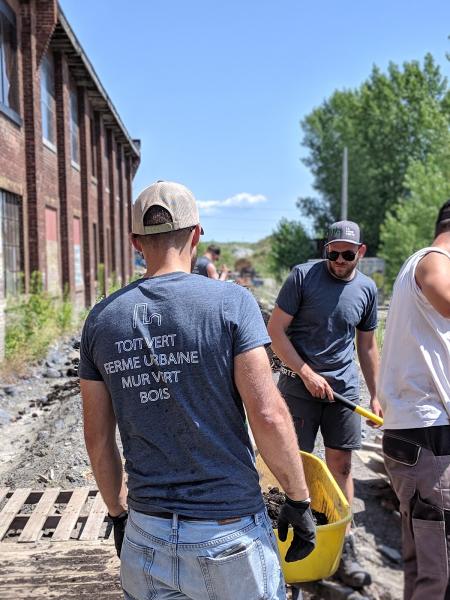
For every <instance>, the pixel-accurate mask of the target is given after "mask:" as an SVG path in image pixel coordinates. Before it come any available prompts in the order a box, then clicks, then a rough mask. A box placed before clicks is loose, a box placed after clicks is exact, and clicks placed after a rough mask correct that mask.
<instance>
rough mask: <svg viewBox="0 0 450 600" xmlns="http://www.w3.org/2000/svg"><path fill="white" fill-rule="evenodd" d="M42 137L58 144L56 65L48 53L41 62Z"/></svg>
mask: <svg viewBox="0 0 450 600" xmlns="http://www.w3.org/2000/svg"><path fill="white" fill-rule="evenodd" d="M40 70H41V114H42V137H43V138H44V140H47V141H48V142H50V143H51V144H52V145H53V146H55V145H56V127H55V124H56V109H55V66H54V63H53V56H52V55H51V54H47V55H46V56H44V58H43V59H42V63H41V69H40Z"/></svg>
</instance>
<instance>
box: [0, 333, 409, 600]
mask: <svg viewBox="0 0 450 600" xmlns="http://www.w3.org/2000/svg"><path fill="white" fill-rule="evenodd" d="M74 345H75V346H77V341H76V340H69V341H68V342H66V343H62V344H60V345H59V346H57V347H56V348H54V349H52V351H51V352H50V353H49V357H50V358H52V357H53V359H55V360H56V363H58V362H59V372H60V374H63V375H64V376H59V377H55V378H50V377H48V374H49V369H52V368H53V367H52V366H49V364H50V365H52V364H53V363H52V361H51V360H47V364H45V363H44V364H43V365H41V366H40V367H38V368H36V369H35V370H34V371H33V373H32V374H31V375H30V376H29V377H28V378H27V379H21V380H17V381H16V382H15V383H13V384H8V385H4V386H3V387H1V386H0V439H1V442H0V487H3V486H6V487H11V488H13V489H16V488H18V487H31V488H33V489H36V490H38V489H46V488H49V487H61V488H62V489H70V488H74V487H77V486H82V485H90V486H95V482H94V480H93V477H92V472H91V469H90V467H89V461H88V458H87V455H86V450H85V447H84V440H83V431H82V415H81V400H80V395H79V387H78V380H77V378H76V377H67V376H66V372H67V371H68V370H69V369H71V365H73V364H76V359H77V349H76V347H75V348H74V347H73V346H74ZM49 357H47V358H49ZM54 362H55V361H54ZM53 366H55V365H53ZM56 366H57V365H56ZM53 375H55V373H53ZM364 402H366V403H367V393H366V392H365V396H364ZM366 435H367V436H368V437H373V433H372V432H371V431H367V432H366ZM317 452H318V454H319V455H320V454H321V453H323V449H322V448H321V446H320V444H319V445H318V448H317ZM354 476H355V487H356V500H355V507H354V508H355V511H354V512H355V517H354V520H355V525H356V529H355V535H356V536H357V541H358V550H359V554H360V556H361V562H362V563H363V565H364V566H365V567H366V568H367V570H369V571H370V572H371V573H372V576H373V579H374V583H373V585H372V586H370V588H367V589H366V590H365V592H364V596H360V597H363V598H372V600H399V599H400V598H401V596H402V583H401V570H400V565H399V564H398V562H396V561H395V560H391V559H389V558H387V556H386V554H383V552H381V551H380V546H386V547H388V550H389V549H391V550H392V551H393V553H394V554H395V551H397V552H398V551H399V549H400V528H399V521H398V520H397V518H396V517H395V516H394V514H393V512H392V510H387V509H386V508H384V507H383V506H382V505H381V504H382V500H384V501H385V500H386V497H387V494H386V490H383V489H382V483H381V481H380V479H379V478H378V477H377V476H376V475H375V474H374V473H372V472H371V471H369V470H368V469H367V468H366V467H365V466H364V465H363V463H361V462H360V461H359V460H358V459H355V461H354ZM1 508H2V504H1V503H0V509H1ZM1 546H2V544H0V562H3V560H5V558H6V556H5V555H3V557H2V550H1ZM24 559H25V554H24ZM8 560H9V563H8V564H9V565H10V566H11V560H12V559H11V557H10V558H9V559H8ZM4 564H5V563H4ZM116 567H117V565H116ZM44 572H45V570H44ZM1 583H2V576H1V575H0V587H1ZM333 585H334V584H332V583H330V584H326V585H322V586H318V585H314V586H306V587H307V588H308V589H307V591H305V600H306V599H311V600H321V599H326V598H333V600H339V599H340V598H346V597H348V593H349V590H347V592H345V590H344V591H343V590H342V589H337V588H333V587H330V586H333ZM327 586H328V587H327ZM79 589H81V588H79ZM305 590H306V588H305ZM80 594H81V592H80ZM0 597H2V596H0ZM18 597H19V596H18ZM34 597H39V596H34ZM41 597H45V596H41ZM53 597H57V596H53ZM104 597H110V598H116V597H117V592H116V591H114V592H113V591H112V590H111V595H110V596H107V595H105V596H104ZM351 598H352V600H353V598H357V596H352V597H351Z"/></svg>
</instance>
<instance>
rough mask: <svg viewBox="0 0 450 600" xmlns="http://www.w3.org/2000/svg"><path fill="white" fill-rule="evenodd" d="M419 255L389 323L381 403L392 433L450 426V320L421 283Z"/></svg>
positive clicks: (409, 266)
mask: <svg viewBox="0 0 450 600" xmlns="http://www.w3.org/2000/svg"><path fill="white" fill-rule="evenodd" d="M430 252H439V253H440V254H444V255H445V256H447V257H448V258H449V259H450V253H449V252H446V251H445V250H442V249H441V248H435V247H429V248H423V249H422V250H419V251H418V252H416V253H415V254H413V255H412V256H411V257H410V258H408V260H407V261H406V262H405V264H404V265H403V267H402V269H401V271H400V273H399V274H398V277H397V279H396V281H395V285H394V291H393V295H392V301H391V305H390V307H389V314H388V318H387V322H386V335H385V338H384V344H383V351H382V357H381V368H380V377H379V386H378V397H379V400H380V404H381V406H382V408H383V413H384V427H385V428H387V429H408V428H416V427H431V426H435V425H448V424H449V422H450V419H449V416H450V319H446V318H445V317H443V316H442V315H441V314H440V313H439V312H438V311H437V310H436V309H435V308H434V307H433V306H432V305H431V304H430V303H429V302H428V300H427V298H426V297H425V296H424V295H423V293H422V291H421V289H420V288H419V286H418V285H417V283H416V279H415V272H416V267H417V264H418V263H419V261H420V260H421V259H422V258H423V257H424V256H425V255H426V254H428V253H430Z"/></svg>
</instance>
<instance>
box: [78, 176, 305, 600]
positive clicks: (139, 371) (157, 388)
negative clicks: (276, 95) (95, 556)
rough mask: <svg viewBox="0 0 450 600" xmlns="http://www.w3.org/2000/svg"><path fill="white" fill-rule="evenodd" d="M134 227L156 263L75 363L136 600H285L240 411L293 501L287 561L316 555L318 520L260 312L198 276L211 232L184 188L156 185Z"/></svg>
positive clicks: (286, 518)
mask: <svg viewBox="0 0 450 600" xmlns="http://www.w3.org/2000/svg"><path fill="white" fill-rule="evenodd" d="M132 232H133V233H132V234H131V239H132V243H133V245H134V247H135V248H136V249H137V250H138V251H141V252H143V254H144V256H145V258H146V259H147V258H148V257H149V256H151V258H152V260H151V261H149V260H147V261H146V262H147V265H149V267H148V268H147V272H146V274H145V275H144V277H143V278H142V279H139V280H138V281H135V282H133V283H131V284H129V285H128V286H126V287H125V288H123V289H121V290H119V291H118V292H116V293H115V294H113V295H111V296H109V297H108V298H105V299H104V300H103V301H102V302H100V303H99V304H97V305H96V306H95V307H94V308H93V309H92V311H91V313H90V314H89V316H88V318H87V320H86V323H85V326H84V329H83V335H82V343H81V359H80V377H81V391H82V397H83V410H84V428H85V440H86V446H87V450H88V453H89V457H90V460H91V464H92V469H93V472H94V475H95V478H96V481H97V485H98V487H99V490H100V492H101V494H102V497H103V499H104V501H105V503H106V506H107V508H108V511H109V515H110V516H111V518H112V520H113V523H114V535H115V543H116V548H117V552H118V554H119V556H120V558H121V582H122V587H123V590H124V595H125V598H126V599H127V600H128V599H133V598H134V599H136V598H147V597H158V598H170V599H171V600H176V599H186V600H187V599H191V600H197V599H198V600H208V599H210V598H216V599H217V600H249V599H250V598H255V597H258V598H260V597H261V598H262V597H264V598H268V599H269V598H270V599H285V598H286V595H285V586H284V580H283V576H282V573H281V569H280V564H279V557H278V553H277V544H276V539H275V536H274V533H273V529H272V526H271V523H270V520H269V519H268V516H267V513H266V510H265V508H264V504H263V500H262V495H261V490H260V487H259V478H258V473H257V471H256V469H255V465H254V455H253V450H252V445H251V442H250V440H249V436H248V432H247V428H246V423H245V413H244V407H245V411H246V413H247V417H248V420H249V423H250V426H251V428H252V432H253V435H254V438H255V441H256V444H257V446H258V449H259V451H260V453H261V456H262V457H263V459H264V461H265V462H266V464H267V465H268V467H269V468H270V469H271V470H272V472H273V473H274V475H275V476H276V477H277V479H278V480H279V481H280V483H281V485H282V486H283V488H284V489H285V491H286V494H287V499H286V503H285V504H284V505H283V507H282V509H281V514H280V519H279V523H278V532H279V536H280V538H281V539H283V540H285V539H286V536H287V530H288V525H289V524H291V525H292V526H293V528H294V540H293V542H292V544H291V546H290V548H289V550H288V552H287V555H286V560H288V561H294V560H299V559H301V558H304V557H305V556H307V555H308V554H309V553H310V552H311V551H312V550H313V548H314V546H315V525H314V522H313V518H312V513H311V510H310V507H309V505H310V500H309V492H308V488H307V485H306V482H305V477H304V473H303V466H302V462H301V459H300V457H299V453H298V452H299V450H298V444H297V438H296V435H295V429H294V427H293V424H292V420H291V417H290V414H289V411H288V408H287V406H286V404H285V402H284V400H283V399H282V397H281V395H280V394H279V392H278V390H277V388H276V386H275V384H274V383H273V380H272V373H271V369H270V366H269V362H268V359H267V355H266V351H265V348H264V347H265V345H267V344H268V343H270V338H269V337H268V335H267V331H266V329H265V326H264V322H263V320H262V317H261V313H260V311H259V308H258V305H257V303H256V301H255V300H254V298H253V297H252V296H251V294H250V293H249V292H248V291H247V290H245V289H244V288H242V287H240V286H237V285H229V284H226V283H224V282H221V281H215V280H209V279H205V278H204V277H199V276H197V275H192V274H191V268H192V264H193V262H194V261H195V255H196V247H197V244H198V242H199V238H200V234H201V232H202V228H201V226H200V224H199V215H198V209H197V205H196V201H195V198H194V196H193V195H192V193H191V192H190V191H189V190H188V189H187V188H185V187H184V186H182V185H180V184H177V183H171V182H157V183H155V184H153V185H151V186H149V187H148V188H146V189H145V190H144V191H143V192H142V193H141V194H140V195H139V197H138V199H137V200H136V203H135V204H134V206H133V225H132ZM116 423H117V424H118V427H119V431H120V435H121V439H122V443H123V450H124V456H125V460H126V463H125V469H126V472H127V474H128V483H127V486H128V490H127V489H126V486H125V484H124V478H123V469H122V462H121V458H120V454H119V451H118V448H117V445H116V440H115V429H116ZM127 492H128V497H127ZM125 523H126V528H125ZM124 529H125V532H124ZM122 541H123V546H122Z"/></svg>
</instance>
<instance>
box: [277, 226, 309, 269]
mask: <svg viewBox="0 0 450 600" xmlns="http://www.w3.org/2000/svg"><path fill="white" fill-rule="evenodd" d="M312 255H313V246H312V242H311V240H310V239H309V238H308V236H307V235H306V232H305V230H304V228H303V226H302V224H301V223H300V222H299V221H289V220H288V219H281V221H280V222H279V223H278V225H277V228H276V229H275V231H274V232H273V234H272V247H271V249H270V254H269V264H270V268H271V271H272V273H273V274H274V275H275V277H276V278H277V279H278V280H281V279H282V278H283V274H284V273H285V272H286V271H287V270H290V269H291V268H292V267H293V266H294V265H298V264H299V263H302V262H305V261H306V260H308V258H311V257H312Z"/></svg>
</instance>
